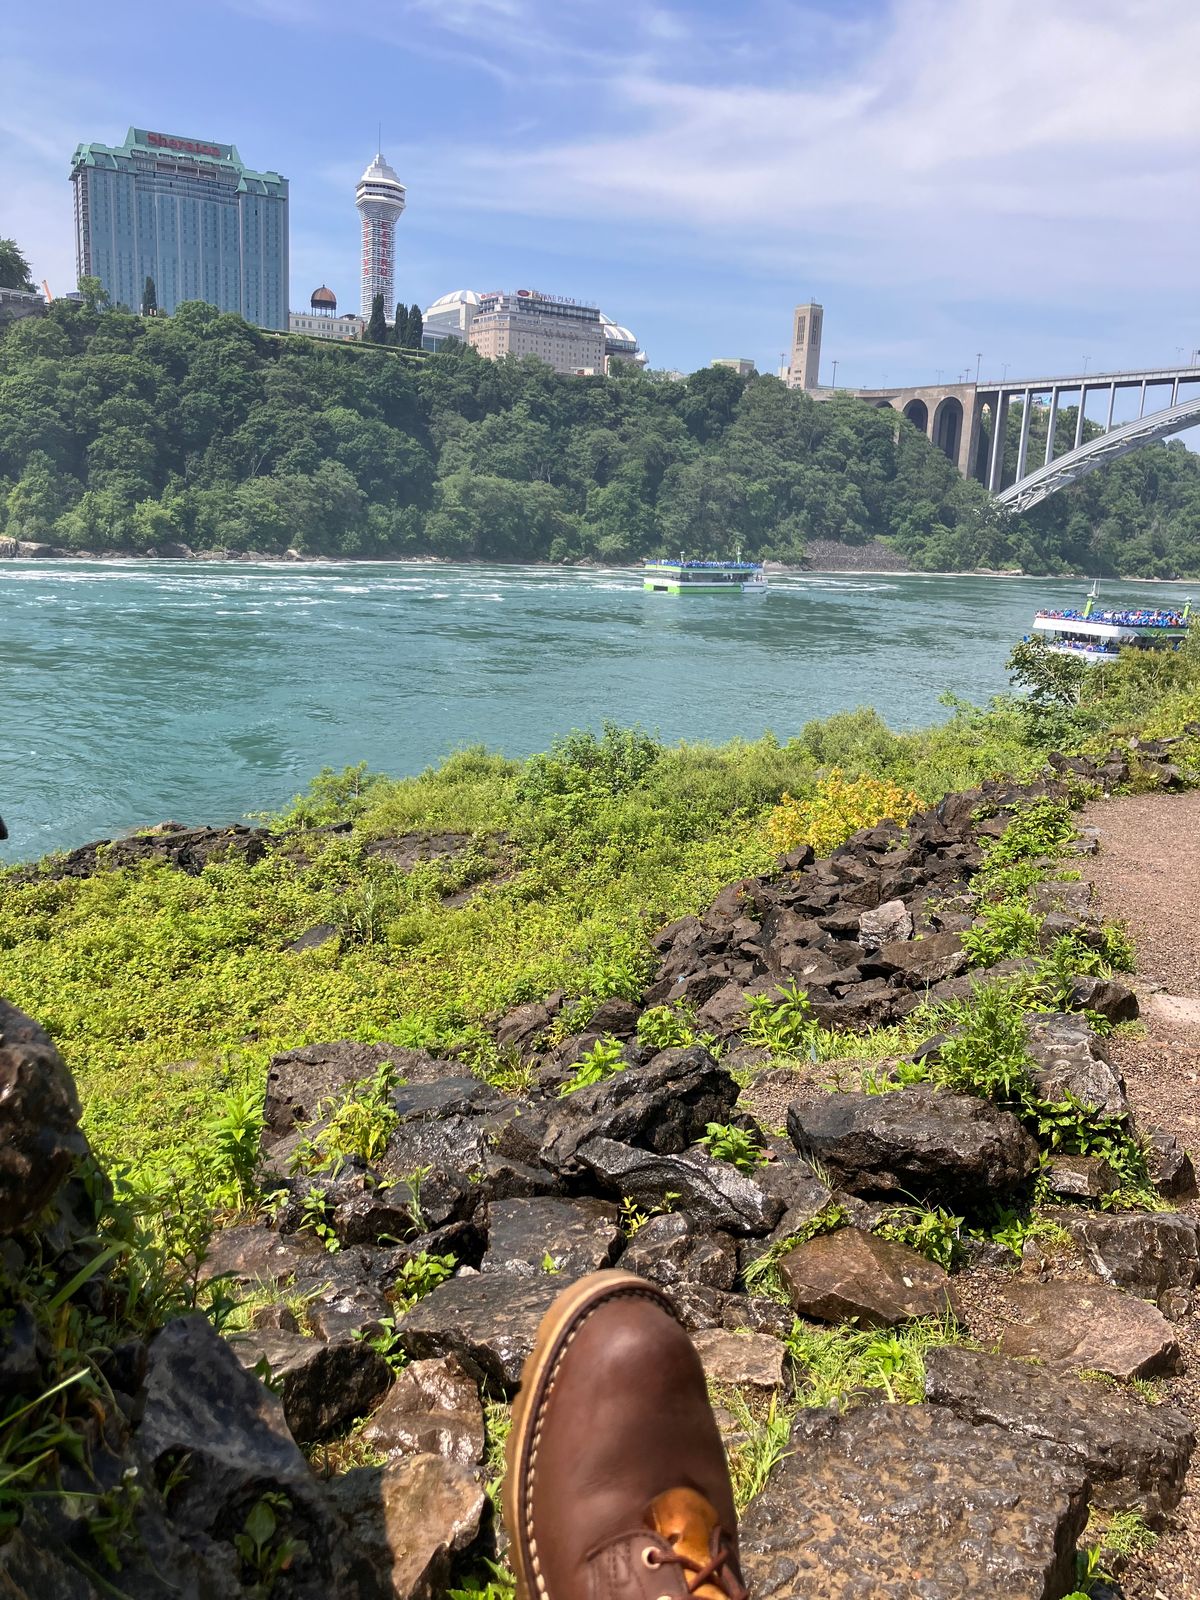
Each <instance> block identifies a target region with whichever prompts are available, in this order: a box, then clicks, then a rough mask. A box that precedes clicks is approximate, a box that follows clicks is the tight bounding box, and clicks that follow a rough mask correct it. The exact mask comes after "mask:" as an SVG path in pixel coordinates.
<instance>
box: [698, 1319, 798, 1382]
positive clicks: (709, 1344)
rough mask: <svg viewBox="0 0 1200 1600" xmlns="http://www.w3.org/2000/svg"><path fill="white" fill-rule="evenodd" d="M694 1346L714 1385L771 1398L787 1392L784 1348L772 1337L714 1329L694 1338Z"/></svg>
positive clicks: (762, 1334)
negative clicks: (757, 1391) (760, 1393)
mask: <svg viewBox="0 0 1200 1600" xmlns="http://www.w3.org/2000/svg"><path fill="white" fill-rule="evenodd" d="M692 1343H693V1344H694V1345H695V1347H696V1354H697V1355H698V1356H699V1357H700V1360H701V1362H702V1364H703V1366H704V1373H705V1376H706V1377H707V1378H708V1381H709V1382H710V1383H732V1384H734V1385H736V1386H737V1387H738V1388H739V1389H760V1390H762V1391H764V1392H765V1393H767V1394H774V1393H775V1392H776V1391H777V1390H779V1389H782V1388H783V1381H784V1379H783V1358H784V1347H783V1345H782V1344H781V1343H780V1341H779V1340H778V1339H773V1338H772V1337H771V1335H770V1334H768V1333H750V1332H745V1331H743V1332H741V1333H733V1332H731V1331H730V1330H729V1329H727V1328H710V1329H707V1330H705V1331H704V1332H702V1333H697V1334H694V1335H693V1337H692Z"/></svg>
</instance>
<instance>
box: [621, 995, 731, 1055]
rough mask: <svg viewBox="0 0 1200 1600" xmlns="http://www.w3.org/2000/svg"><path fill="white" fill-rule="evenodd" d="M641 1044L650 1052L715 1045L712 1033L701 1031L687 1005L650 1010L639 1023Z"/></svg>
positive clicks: (644, 1013)
mask: <svg viewBox="0 0 1200 1600" xmlns="http://www.w3.org/2000/svg"><path fill="white" fill-rule="evenodd" d="M637 1040H638V1043H639V1044H640V1045H642V1046H643V1047H644V1048H645V1049H647V1050H670V1049H672V1048H673V1047H676V1046H686V1045H691V1044H703V1045H706V1046H710V1045H711V1044H712V1043H714V1042H715V1041H714V1040H713V1036H712V1034H711V1033H701V1032H700V1031H699V1030H698V1029H697V1027H696V1014H695V1012H694V1011H693V1010H692V1008H691V1007H690V1006H687V1005H675V1006H649V1007H648V1008H647V1009H646V1010H645V1011H643V1012H642V1014H641V1016H640V1017H639V1018H638V1020H637Z"/></svg>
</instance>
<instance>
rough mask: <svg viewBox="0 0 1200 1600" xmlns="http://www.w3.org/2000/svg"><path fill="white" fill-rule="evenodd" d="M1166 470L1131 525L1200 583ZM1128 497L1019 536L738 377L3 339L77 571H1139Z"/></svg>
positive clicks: (20, 534) (891, 457)
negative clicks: (488, 563) (110, 554)
mask: <svg viewBox="0 0 1200 1600" xmlns="http://www.w3.org/2000/svg"><path fill="white" fill-rule="evenodd" d="M1152 455H1153V456H1154V457H1155V458H1156V459H1157V461H1158V462H1159V466H1158V468H1157V471H1158V474H1159V476H1160V477H1165V476H1166V475H1167V474H1168V469H1170V470H1171V471H1174V472H1175V473H1176V475H1177V477H1178V490H1177V492H1176V493H1175V494H1174V498H1173V499H1172V500H1171V503H1170V505H1169V507H1167V508H1166V510H1165V511H1163V513H1162V515H1161V516H1160V515H1159V511H1158V509H1157V508H1155V509H1154V510H1153V511H1151V510H1148V509H1147V507H1146V505H1145V504H1143V502H1142V500H1140V499H1139V498H1138V496H1137V494H1136V492H1135V490H1134V489H1133V488H1127V490H1126V492H1125V494H1124V498H1123V499H1122V501H1121V507H1120V511H1119V512H1118V513H1114V514H1117V515H1119V516H1121V517H1124V518H1125V519H1126V524H1127V526H1126V533H1125V537H1126V539H1127V541H1129V540H1131V541H1133V543H1132V545H1131V546H1130V547H1131V548H1133V549H1135V550H1136V551H1137V552H1138V562H1141V563H1142V565H1143V567H1145V569H1146V570H1151V571H1154V572H1155V573H1156V574H1157V575H1165V574H1166V571H1167V570H1168V569H1172V570H1175V569H1179V570H1182V569H1184V568H1187V569H1189V570H1197V569H1200V548H1197V547H1196V544H1195V535H1194V534H1193V533H1190V529H1189V530H1188V533H1189V534H1190V537H1191V540H1192V543H1191V545H1189V544H1188V538H1187V536H1185V534H1184V533H1181V532H1180V530H1179V526H1177V525H1178V524H1180V522H1181V519H1182V520H1183V521H1184V522H1186V520H1187V519H1186V517H1184V516H1183V513H1182V512H1181V511H1179V509H1178V507H1177V502H1180V503H1181V502H1182V499H1183V498H1184V496H1185V491H1188V492H1190V494H1191V496H1192V500H1191V502H1190V503H1191V504H1195V501H1196V497H1197V496H1198V495H1200V487H1198V485H1200V471H1198V468H1197V464H1195V463H1194V462H1193V459H1192V458H1191V457H1190V456H1186V455H1185V456H1184V458H1183V463H1182V466H1177V465H1176V459H1177V456H1178V452H1171V453H1169V460H1168V461H1167V465H1165V466H1164V465H1163V462H1164V458H1166V457H1167V456H1168V453H1167V452H1164V451H1161V450H1160V451H1156V452H1146V453H1144V455H1143V457H1141V458H1135V460H1134V461H1131V462H1130V463H1129V464H1128V468H1130V469H1132V471H1133V472H1134V473H1137V472H1139V471H1140V472H1141V473H1143V474H1145V473H1148V472H1149V471H1151V470H1152V469H1150V468H1149V466H1148V460H1149V458H1150V457H1151V456H1152ZM1123 481H1125V480H1123ZM1127 481H1128V482H1129V483H1130V484H1133V483H1135V482H1141V481H1143V480H1141V479H1134V478H1132V477H1129V478H1128V480H1127ZM1172 481H1174V480H1172ZM1104 483H1105V480H1104V479H1103V478H1100V477H1098V478H1096V479H1093V480H1092V481H1091V484H1089V485H1088V486H1086V487H1085V489H1084V490H1083V491H1082V493H1081V495H1079V496H1071V497H1069V499H1064V500H1063V501H1062V502H1061V503H1059V504H1055V503H1052V507H1051V508H1050V509H1049V510H1048V512H1047V514H1046V515H1045V516H1043V517H1041V518H1040V519H1039V518H1031V519H1026V520H1025V522H1023V523H1009V522H1007V521H1006V520H1005V518H1004V517H1003V516H1002V515H1001V514H1000V513H998V512H997V511H996V510H995V508H994V507H992V505H991V504H990V502H989V501H988V498H987V496H986V495H985V494H984V493H983V491H982V490H981V489H980V488H979V486H978V485H975V484H967V483H963V482H962V481H961V480H960V479H959V478H958V476H957V474H956V473H955V471H954V469H953V467H952V466H951V465H950V463H949V462H948V461H947V460H946V459H945V458H944V457H943V456H942V455H941V454H940V453H938V452H937V451H935V450H934V449H933V448H932V446H931V445H930V444H929V443H928V441H927V440H926V439H925V438H924V437H923V436H921V435H920V434H918V433H917V432H916V431H915V430H914V429H913V428H911V427H910V426H909V425H908V424H905V423H899V422H898V420H897V418H896V416H895V414H894V413H892V412H890V411H877V410H874V409H872V408H870V407H868V406H866V405H862V404H860V403H858V402H856V401H854V400H852V399H850V398H849V397H846V398H841V397H839V398H838V399H836V400H834V401H831V402H828V403H826V404H822V405H818V404H814V402H813V401H811V400H810V399H809V398H808V397H806V396H804V395H801V394H796V393H792V392H789V391H788V390H787V389H785V388H784V387H783V385H782V384H780V383H779V382H778V381H777V380H775V379H774V378H769V377H755V378H751V379H743V378H740V377H738V376H737V375H736V374H735V373H733V372H731V371H729V370H728V369H725V368H705V369H702V370H701V371H699V372H696V373H693V374H692V376H691V377H690V378H687V379H686V380H684V381H682V382H671V381H664V380H660V379H656V378H655V377H654V376H653V375H646V374H643V373H641V372H639V371H637V370H635V369H632V368H621V369H618V371H617V373H616V374H615V375H614V376H613V377H611V378H565V377H559V376H556V375H555V374H554V373H552V372H551V371H550V370H549V369H548V368H547V367H545V366H543V365H542V364H541V363H539V362H537V361H533V360H527V361H521V362H512V361H510V362H503V363H492V362H486V361H483V360H481V359H480V358H479V357H477V356H476V355H475V354H474V353H473V352H472V351H470V350H467V349H456V350H453V351H450V352H446V353H444V354H441V355H437V356H432V357H427V358H421V357H419V356H417V355H415V354H410V353H408V352H405V351H402V350H396V349H391V348H376V347H372V346H370V345H351V346H347V345H323V344H320V343H318V342H317V341H315V340H308V339H304V338H299V337H287V336H280V335H277V334H267V333H262V332H260V331H259V330H257V329H255V328H252V327H249V326H248V325H247V324H246V323H244V322H243V321H241V319H240V318H238V317H235V316H231V315H222V314H219V313H218V312H216V311H214V310H213V309H212V308H210V307H208V306H204V305H201V304H189V305H185V306H182V307H180V308H179V310H178V311H177V312H176V314H175V315H174V316H172V317H169V318H167V317H153V318H141V317H136V316H132V315H130V314H129V313H127V312H124V311H118V310H111V309H104V308H103V307H102V306H101V305H99V304H97V303H96V301H95V297H94V296H93V297H92V300H91V302H90V303H83V304H81V303H66V302H57V303H56V304H54V305H53V306H51V308H50V310H49V313H48V315H47V316H45V317H44V318H40V319H36V320H34V319H30V320H27V321H23V322H19V323H17V324H15V325H13V326H12V327H10V328H9V329H8V330H7V332H5V333H3V334H0V537H7V538H15V539H26V540H43V541H47V542H49V543H52V544H55V545H60V546H65V547H67V548H69V549H74V550H90V551H100V550H129V551H140V550H148V549H155V548H161V547H162V546H164V545H168V544H173V543H186V544H188V545H190V546H191V547H192V548H193V549H198V550H199V549H233V550H256V551H262V552H264V553H267V554H278V553H282V552H283V551H284V550H287V549H289V548H295V549H298V550H300V551H302V552H306V553H314V554H315V553H327V554H333V555H339V554H340V555H364V556H374V555H438V556H449V557H458V558H478V559H499V560H571V559H580V558H587V557H593V558H597V559H599V560H604V561H614V562H616V561H624V560H629V559H632V558H637V557H640V556H643V555H646V554H651V553H656V552H660V551H664V550H670V551H675V550H685V551H687V552H689V553H692V554H698V555H703V554H715V553H725V552H729V551H731V550H732V549H733V547H734V546H735V545H736V544H738V543H740V544H741V545H742V547H743V549H744V550H746V551H747V552H753V553H755V554H758V555H763V556H774V557H779V558H782V559H785V560H797V559H800V558H801V557H802V556H803V553H804V548H805V544H806V542H807V541H809V540H815V539H822V540H841V541H845V542H848V543H852V544H855V543H862V542H864V541H866V540H869V539H871V538H873V537H876V536H882V537H884V538H887V539H890V540H892V541H893V542H894V543H895V545H896V547H897V548H898V549H899V550H900V551H902V552H903V553H904V555H905V556H906V557H907V558H908V559H909V560H910V561H911V562H912V564H913V565H914V566H918V567H922V568H926V569H935V568H941V569H954V568H965V567H974V566H991V567H996V566H1011V565H1015V564H1017V563H1018V562H1020V563H1021V564H1023V565H1025V566H1027V567H1029V568H1030V569H1031V570H1058V569H1061V568H1062V567H1063V566H1064V565H1073V566H1078V567H1080V568H1081V569H1082V570H1086V571H1093V570H1097V571H1109V570H1121V571H1131V570H1136V568H1137V563H1136V562H1131V561H1130V560H1128V559H1126V558H1125V557H1124V556H1123V555H1122V554H1121V547H1120V540H1119V539H1118V538H1117V537H1116V536H1114V534H1113V533H1112V529H1111V524H1112V514H1110V512H1109V511H1108V510H1107V509H1105V507H1106V506H1107V502H1105V501H1103V489H1104ZM1084 495H1088V496H1091V497H1092V498H1089V499H1086V500H1085V499H1084V498H1083V496H1084ZM1097 496H1099V497H1100V498H1099V499H1096V497H1097ZM1126 502H1131V503H1132V510H1131V511H1130V512H1129V513H1128V515H1127V512H1126ZM1096 506H1099V507H1100V509H1099V510H1098V511H1095V510H1093V509H1092V508H1093V507H1096ZM1085 508H1087V509H1085ZM1080 517H1083V518H1085V519H1086V522H1085V525H1084V526H1082V528H1081V526H1080V525H1079V518H1080ZM1056 518H1066V519H1067V523H1068V524H1069V526H1068V525H1063V526H1061V527H1060V523H1059V522H1058V521H1056V520H1055V519H1056ZM1194 526H1195V519H1194V517H1193V518H1192V519H1191V527H1192V528H1194ZM1101 528H1103V529H1104V532H1103V533H1101V532H1100V531H1099V530H1100V529H1101ZM1151 528H1153V530H1154V531H1153V532H1151V531H1150V530H1151ZM1097 539H1099V540H1100V541H1101V545H1102V550H1101V552H1100V553H1102V554H1103V556H1104V560H1103V561H1100V560H1099V559H1098V557H1097V551H1096V550H1095V549H1094V548H1093V545H1094V543H1095V541H1096V540H1097ZM1068 547H1069V549H1070V551H1071V552H1072V554H1070V555H1069V556H1068V555H1067V554H1066V552H1067V550H1068ZM1074 552H1080V553H1079V555H1078V556H1076V554H1074ZM1181 552H1182V554H1181ZM1186 557H1190V559H1185V558H1186Z"/></svg>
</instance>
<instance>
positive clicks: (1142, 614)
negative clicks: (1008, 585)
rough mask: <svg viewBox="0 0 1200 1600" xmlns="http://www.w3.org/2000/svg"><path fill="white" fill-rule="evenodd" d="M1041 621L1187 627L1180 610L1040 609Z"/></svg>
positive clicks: (1145, 626)
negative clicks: (1087, 610) (1090, 610)
mask: <svg viewBox="0 0 1200 1600" xmlns="http://www.w3.org/2000/svg"><path fill="white" fill-rule="evenodd" d="M1037 617H1038V620H1039V621H1046V622H1106V623H1108V624H1109V625H1110V626H1111V627H1117V628H1186V627H1187V625H1188V619H1187V618H1186V617H1185V616H1184V615H1183V613H1182V612H1180V611H1093V612H1090V613H1089V612H1086V611H1039V612H1038V613H1037Z"/></svg>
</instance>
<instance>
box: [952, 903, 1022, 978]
mask: <svg viewBox="0 0 1200 1600" xmlns="http://www.w3.org/2000/svg"><path fill="white" fill-rule="evenodd" d="M1041 925H1042V924H1041V918H1040V917H1036V916H1034V914H1033V912H1032V911H1031V910H1030V909H1029V907H1028V906H1026V905H1022V904H1020V903H1019V902H1013V901H1010V900H999V901H996V902H995V903H994V904H988V905H984V906H981V907H980V908H979V912H978V914H977V917H976V921H975V925H974V926H973V927H971V928H967V929H965V930H964V932H963V935H962V942H963V949H964V950H965V951H966V952H967V954H968V955H969V956H970V958H971V964H972V965H973V966H981V967H990V966H993V965H994V964H995V963H996V962H997V961H1006V960H1008V959H1009V958H1010V957H1012V956H1028V955H1032V954H1033V953H1034V952H1035V951H1036V950H1037V947H1038V932H1039V930H1040V929H1041Z"/></svg>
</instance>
